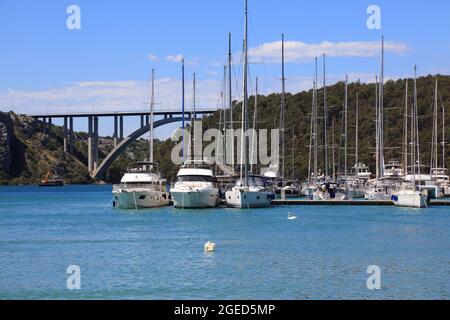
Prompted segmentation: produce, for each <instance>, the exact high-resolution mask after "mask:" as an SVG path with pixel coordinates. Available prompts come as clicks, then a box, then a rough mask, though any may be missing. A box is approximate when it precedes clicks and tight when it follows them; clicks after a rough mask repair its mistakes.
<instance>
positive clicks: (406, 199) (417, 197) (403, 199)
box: [392, 192, 428, 208]
mask: <svg viewBox="0 0 450 320" xmlns="http://www.w3.org/2000/svg"><path fill="white" fill-rule="evenodd" d="M392 200H393V201H394V205H396V206H397V207H409V208H426V207H427V206H428V205H427V197H426V195H424V194H421V193H419V192H412V193H401V192H400V193H398V194H396V195H393V196H392Z"/></svg>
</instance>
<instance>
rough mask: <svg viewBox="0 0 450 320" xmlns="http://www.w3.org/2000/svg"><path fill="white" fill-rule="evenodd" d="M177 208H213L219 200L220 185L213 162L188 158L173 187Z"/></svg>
mask: <svg viewBox="0 0 450 320" xmlns="http://www.w3.org/2000/svg"><path fill="white" fill-rule="evenodd" d="M170 194H171V195H172V200H173V204H174V206H175V207H176V208H182V209H193V208H212V207H215V206H216V205H217V203H218V201H219V185H218V182H217V179H216V177H215V176H214V174H213V171H212V165H211V163H209V162H207V161H204V160H187V161H186V162H185V163H184V165H183V166H182V167H181V169H180V171H178V174H177V182H176V183H175V185H174V186H173V188H171V190H170Z"/></svg>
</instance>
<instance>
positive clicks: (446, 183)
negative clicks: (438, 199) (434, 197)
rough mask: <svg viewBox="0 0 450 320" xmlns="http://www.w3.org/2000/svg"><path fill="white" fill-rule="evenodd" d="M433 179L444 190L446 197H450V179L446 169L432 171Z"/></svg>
mask: <svg viewBox="0 0 450 320" xmlns="http://www.w3.org/2000/svg"><path fill="white" fill-rule="evenodd" d="M431 178H432V179H433V180H434V181H436V184H437V185H439V186H440V187H441V188H442V192H443V194H444V197H450V179H449V176H448V170H447V169H446V168H433V169H431Z"/></svg>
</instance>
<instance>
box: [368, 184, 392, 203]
mask: <svg viewBox="0 0 450 320" xmlns="http://www.w3.org/2000/svg"><path fill="white" fill-rule="evenodd" d="M390 190H391V188H390V187H388V186H385V185H382V184H379V183H375V184H374V185H373V186H371V187H369V188H368V189H367V190H366V192H365V199H366V200H373V201H386V200H391V192H390Z"/></svg>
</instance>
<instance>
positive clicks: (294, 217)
mask: <svg viewBox="0 0 450 320" xmlns="http://www.w3.org/2000/svg"><path fill="white" fill-rule="evenodd" d="M295 219H297V217H296V216H293V215H291V213H290V212H289V214H288V220H295Z"/></svg>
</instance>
